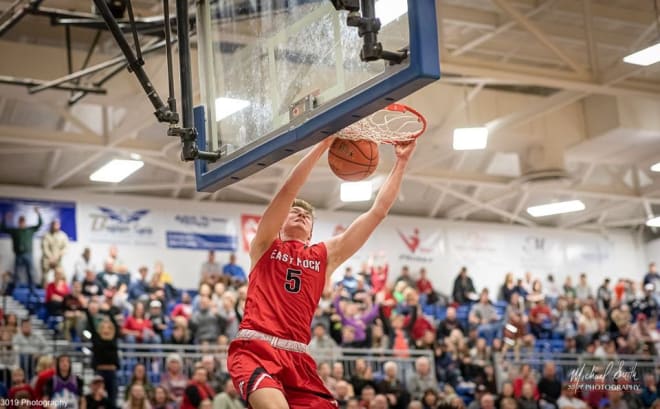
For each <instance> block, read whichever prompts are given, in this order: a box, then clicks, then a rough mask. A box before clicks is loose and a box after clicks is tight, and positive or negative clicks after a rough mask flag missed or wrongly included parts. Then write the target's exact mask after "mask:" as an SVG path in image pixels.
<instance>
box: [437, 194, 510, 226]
mask: <svg viewBox="0 0 660 409" xmlns="http://www.w3.org/2000/svg"><path fill="white" fill-rule="evenodd" d="M517 194H518V192H515V191H513V192H509V193H506V194H503V195H497V196H495V197H493V198H491V199H489V200H487V201H483V200H479V199H478V198H477V197H476V195H475V197H474V200H475V201H477V202H479V203H482V204H484V205H489V206H495V205H496V204H497V203H499V202H501V201H503V200H508V199H510V198H512V197H513V196H516V195H517ZM475 207H477V208H481V206H477V205H475V204H472V203H465V204H463V205H460V206H457V207H455V208H454V209H452V210H450V211H449V212H447V218H448V219H450V220H456V219H461V218H464V217H467V216H468V215H469V214H470V213H472V212H474V211H476V210H478V209H474V208H475Z"/></svg>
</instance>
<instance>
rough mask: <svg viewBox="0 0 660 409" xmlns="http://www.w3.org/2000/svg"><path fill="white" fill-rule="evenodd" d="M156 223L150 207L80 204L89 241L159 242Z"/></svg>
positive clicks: (81, 215) (147, 244)
mask: <svg viewBox="0 0 660 409" xmlns="http://www.w3.org/2000/svg"><path fill="white" fill-rule="evenodd" d="M157 226H158V223H157V222H156V218H155V216H154V213H153V211H152V210H151V209H145V208H134V207H125V206H109V205H96V206H95V205H86V206H81V208H80V228H81V231H84V232H85V233H86V235H87V240H89V242H90V243H106V244H117V245H128V246H158V245H160V243H161V241H160V240H159V231H158V230H159V229H158V227H157Z"/></svg>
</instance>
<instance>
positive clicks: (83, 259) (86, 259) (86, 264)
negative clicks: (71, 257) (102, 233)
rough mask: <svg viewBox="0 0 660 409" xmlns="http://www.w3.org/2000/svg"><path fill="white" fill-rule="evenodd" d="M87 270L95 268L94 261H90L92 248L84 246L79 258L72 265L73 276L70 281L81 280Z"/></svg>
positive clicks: (94, 269)
mask: <svg viewBox="0 0 660 409" xmlns="http://www.w3.org/2000/svg"><path fill="white" fill-rule="evenodd" d="M88 271H92V272H94V271H96V268H95V267H94V263H92V250H90V248H89V247H85V249H84V250H83V252H82V255H81V256H80V258H79V259H78V260H76V263H75V264H74V265H73V277H72V278H71V281H72V282H75V281H83V280H84V279H85V276H87V272H88Z"/></svg>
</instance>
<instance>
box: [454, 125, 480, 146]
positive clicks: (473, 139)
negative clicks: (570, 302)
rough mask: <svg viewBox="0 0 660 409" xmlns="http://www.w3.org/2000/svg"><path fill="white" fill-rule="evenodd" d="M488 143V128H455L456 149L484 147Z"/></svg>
mask: <svg viewBox="0 0 660 409" xmlns="http://www.w3.org/2000/svg"><path fill="white" fill-rule="evenodd" d="M487 144H488V128H486V127H483V126H481V127H476V128H456V129H454V150H456V151H467V150H477V149H484V148H486V145H487Z"/></svg>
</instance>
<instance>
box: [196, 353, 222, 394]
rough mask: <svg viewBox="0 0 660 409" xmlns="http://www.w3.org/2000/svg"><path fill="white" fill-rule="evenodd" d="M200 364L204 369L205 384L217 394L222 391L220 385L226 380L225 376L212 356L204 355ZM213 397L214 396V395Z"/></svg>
mask: <svg viewBox="0 0 660 409" xmlns="http://www.w3.org/2000/svg"><path fill="white" fill-rule="evenodd" d="M201 364H202V365H203V366H204V368H205V369H206V374H207V380H206V383H207V384H208V385H209V387H210V388H211V389H212V390H213V391H214V392H218V391H220V390H221V389H222V384H223V383H224V380H225V378H226V374H225V373H223V372H222V369H221V368H219V367H218V365H217V362H216V360H215V358H214V356H213V355H211V354H206V355H204V356H203V357H202V362H201ZM214 396H215V395H214Z"/></svg>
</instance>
